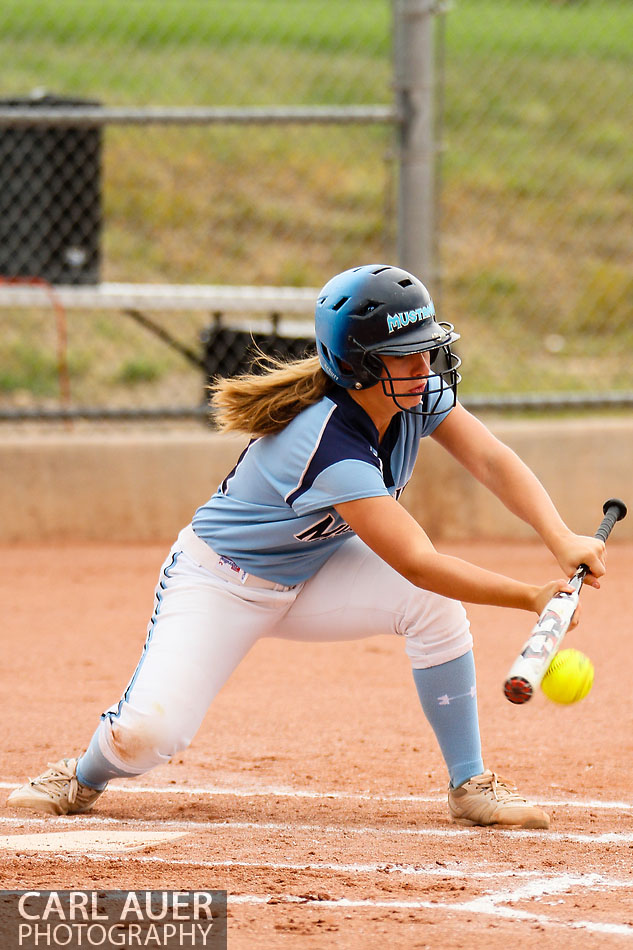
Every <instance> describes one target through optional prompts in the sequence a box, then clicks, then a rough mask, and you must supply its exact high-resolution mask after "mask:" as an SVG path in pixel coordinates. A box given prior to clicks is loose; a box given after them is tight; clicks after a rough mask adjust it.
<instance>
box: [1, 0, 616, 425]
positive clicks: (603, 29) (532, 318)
mask: <svg viewBox="0 0 633 950" xmlns="http://www.w3.org/2000/svg"><path fill="white" fill-rule="evenodd" d="M394 8H395V9H396V11H400V12H402V10H403V9H406V10H407V12H408V13H409V14H419V15H423V14H424V12H425V11H427V12H428V10H429V9H430V5H429V3H427V2H426V0H397V3H395V4H394V6H392V3H391V2H389V0H348V2H346V3H345V4H341V3H339V2H337V0H231V2H230V3H227V2H226V0H133V2H131V3H130V2H129V0H27V2H26V3H25V2H21V3H18V2H17V0H5V2H4V4H3V5H2V8H1V9H0V61H1V62H2V63H3V69H2V74H1V77H0V112H3V111H5V110H6V109H13V110H19V111H20V113H21V114H22V115H23V118H22V120H21V122H20V123H18V124H16V123H13V124H9V125H7V124H4V125H3V124H2V123H1V122H0V275H2V277H4V281H5V282H4V283H3V284H2V283H0V304H2V305H1V306H0V325H1V333H0V339H1V341H2V343H1V358H0V413H2V414H3V417H4V418H15V417H16V415H19V416H21V417H28V416H29V415H33V414H35V415H40V416H42V415H46V414H47V413H48V414H49V415H50V414H55V412H56V411H57V410H58V409H59V408H60V406H61V408H62V409H63V410H64V411H71V412H72V411H77V409H78V408H81V407H83V408H85V407H90V408H91V410H95V409H100V410H104V411H110V412H119V413H121V412H123V411H131V412H134V411H137V410H146V411H148V412H149V411H155V410H164V411H165V412H167V410H169V411H170V412H175V413H182V414H184V415H186V414H187V413H188V412H191V411H194V412H199V410H200V406H201V403H202V400H203V395H204V392H203V390H204V382H205V379H206V372H207V371H208V370H209V366H210V365H211V364H212V363H213V354H212V352H211V350H212V349H213V346H214V345H215V344H216V342H217V336H214V333H216V334H217V328H218V326H219V321H220V322H221V321H223V322H224V324H225V325H226V326H227V327H229V328H230V329H231V332H232V333H233V334H234V336H233V337H231V339H232V340H233V341H234V342H233V343H232V344H231V347H232V353H230V354H229V356H230V359H231V360H233V361H235V360H236V359H237V360H239V359H241V357H242V355H243V349H244V346H245V341H247V339H248V337H247V336H244V334H247V333H248V331H249V330H254V331H255V332H262V333H264V334H271V333H273V334H278V337H277V338H280V337H281V338H286V339H288V338H290V337H293V336H294V337H298V338H301V339H303V337H304V336H305V335H306V334H308V333H309V324H310V312H311V310H312V302H311V296H310V288H318V287H320V286H321V285H322V284H323V283H324V282H325V281H326V280H327V279H328V278H329V277H330V276H331V275H332V274H333V273H335V272H337V271H339V270H342V269H344V268H345V267H348V266H353V265H355V264H357V263H359V262H367V261H372V260H374V261H385V260H389V261H391V260H395V259H396V257H397V246H398V220H397V218H398V204H397V197H396V192H397V188H396V186H397V177H398V160H397V159H398V148H399V144H400V143H399V138H400V136H401V135H402V132H401V131H399V130H400V126H399V124H398V121H397V119H398V116H397V114H396V113H397V111H398V110H397V105H398V103H397V101H396V93H395V89H394V75H395V74H397V69H395V70H394V62H393V55H392V35H393V18H394ZM433 22H434V31H435V62H434V68H433V73H432V74H433V80H434V81H433V89H432V94H433V104H434V119H435V127H436V141H435V143H430V144H431V146H433V145H434V146H435V148H436V155H437V161H436V162H435V170H436V178H435V185H436V202H437V215H434V214H431V211H430V212H429V219H430V220H433V219H434V218H437V220H438V222H439V224H438V226H437V227H435V228H434V232H435V233H434V239H435V243H436V247H437V258H438V260H439V265H440V266H439V269H438V270H437V272H434V273H433V274H431V275H429V277H427V275H425V274H420V276H421V277H422V278H423V279H426V280H427V282H428V283H429V285H430V287H431V290H432V292H433V295H434V297H435V298H436V304H437V305H438V310H439V309H441V312H442V316H443V318H445V319H450V320H451V321H452V322H455V324H456V325H457V326H458V328H459V330H460V332H461V333H462V340H461V342H460V346H461V354H460V355H461V356H462V359H463V360H464V370H465V372H464V383H463V394H464V399H465V401H466V402H468V401H470V402H471V403H472V404H473V405H475V406H476V405H479V406H482V405H486V404H489V405H490V404H492V405H496V404H499V403H501V404H502V405H505V406H515V405H517V404H525V403H527V404H529V403H530V400H532V399H533V398H534V394H537V401H539V402H542V399H543V396H545V397H546V398H547V399H549V400H550V401H551V400H552V399H554V398H560V397H561V396H563V395H565V394H569V398H570V402H571V403H572V404H580V403H582V404H588V403H590V402H591V400H592V399H593V400H595V399H596V397H599V398H600V400H601V403H602V404H607V405H612V404H622V405H626V404H630V403H631V401H632V397H631V391H633V379H632V372H631V369H630V359H629V358H628V354H629V353H630V352H631V344H632V343H633V340H632V339H631V336H632V335H633V330H632V329H631V320H630V315H631V310H632V306H633V272H632V271H631V267H630V261H631V252H632V250H633V189H632V188H631V185H632V181H631V177H632V175H633V171H632V167H631V163H630V154H629V153H630V110H631V98H632V96H631V94H632V91H633V48H632V47H631V43H630V41H629V40H630V37H631V36H632V35H633V4H629V3H625V2H621V0H575V2H574V0H569V2H563V0H559V2H555V0H456V2H455V4H454V5H453V6H452V7H451V8H450V9H448V8H445V9H442V8H440V7H437V6H436V7H434V8H433ZM59 105H63V106H64V107H65V109H66V111H67V112H68V113H70V115H71V118H67V119H66V120H64V122H63V123H61V124H60V123H59V122H56V123H51V124H47V123H46V122H42V121H41V118H42V114H43V112H42V110H44V112H45V110H46V109H47V108H49V107H51V106H59ZM73 110H75V111H74V113H73ZM90 110H93V112H92V113H91V112H90ZM100 110H101V112H105V113H107V114H108V115H110V118H109V119H108V121H101V119H100V118H99V116H100V114H101V113H100ZM240 110H241V111H240ZM248 110H251V111H250V113H249V111H248ZM314 110H317V112H318V110H322V111H323V113H324V115H322V116H321V117H320V118H319V117H318V116H317V118H315V111H314ZM328 110H329V111H328ZM337 110H340V111H338V112H337ZM238 113H239V121H237V120H236V115H238ZM73 114H75V115H76V116H82V117H83V118H81V121H79V120H76V121H74V122H73V121H72V115H73ZM91 114H92V117H93V118H92V120H91V118H90V116H91ZM38 115H39V116H40V121H39V122H38V121H36V117H37V116H38ZM266 116H268V118H265V117H266ZM328 116H329V117H328ZM333 116H334V117H335V118H333ZM29 117H31V118H32V121H30V122H29ZM400 118H401V117H400ZM272 120H276V121H272ZM7 281H11V283H10V284H8V283H7ZM43 282H44V283H43ZM34 283H35V286H33V284H34ZM60 284H62V285H73V286H75V287H77V288H81V287H83V288H84V289H85V290H86V293H87V292H88V291H89V289H90V288H91V287H94V288H95V294H94V295H93V296H92V297H90V296H89V295H87V296H85V297H83V298H81V299H83V300H84V303H85V305H84V306H82V305H81V304H80V303H77V302H76V300H75V298H72V297H71V295H69V294H66V295H65V296H64V294H63V293H61V292H58V289H57V287H58V285H60ZM49 285H53V286H52V287H50V286H49ZM128 285H143V286H145V285H148V286H150V287H153V288H154V289H155V294H154V295H153V302H151V303H148V304H147V307H145V308H140V307H139V306H137V304H136V303H134V304H133V305H128V306H120V307H115V306H112V305H110V303H108V296H107V294H106V295H105V296H103V295H100V294H99V292H98V290H99V288H103V287H106V286H108V287H111V288H117V287H118V288H120V287H127V286H128ZM200 285H205V286H209V285H210V286H212V287H222V286H224V285H227V286H228V287H236V288H245V287H254V288H255V287H263V288H269V289H270V288H297V289H298V291H301V293H298V294H297V295H296V296H295V297H294V298H287V299H282V300H281V301H280V300H275V299H274V298H273V296H272V295H271V296H270V300H271V303H270V306H269V307H266V306H264V305H263V304H262V301H261V300H259V301H258V302H257V306H256V305H255V303H254V301H253V299H252V298H249V297H248V296H246V297H244V299H243V302H242V304H240V305H239V306H236V305H233V306H228V305H227V303H226V300H224V301H222V300H218V299H216V296H217V295H216V296H214V295H213V294H211V295H209V297H208V299H201V300H200V301H198V303H197V304H195V305H194V304H191V301H190V300H189V298H188V295H187V293H186V288H187V287H191V286H200ZM18 288H21V289H22V290H24V294H23V295H22V297H21V298H20V301H19V305H18V304H16V303H15V301H16V299H17V298H16V297H15V293H14V292H15V291H16V290H17V289H18ZM161 288H162V290H161ZM179 288H180V289H181V290H180V293H179ZM9 291H11V293H13V296H11V293H9ZM163 291H164V299H162V300H161V299H160V296H161V293H162V292H163ZM29 294H30V295H29ZM34 294H35V296H34ZM38 295H39V296H38ZM260 296H262V298H265V295H260ZM179 301H181V303H180V304H179ZM288 301H290V302H288ZM141 311H142V314H143V315H144V317H145V320H139V319H138V315H139V313H141ZM135 314H136V317H135ZM279 321H281V324H282V326H281V327H280V322H279ZM236 330H237V331H241V333H240V332H235V331H236ZM216 355H217V354H216ZM217 365H218V362H217V361H216V363H215V364H214V366H217ZM220 369H222V366H221V363H220ZM87 414H90V413H87Z"/></svg>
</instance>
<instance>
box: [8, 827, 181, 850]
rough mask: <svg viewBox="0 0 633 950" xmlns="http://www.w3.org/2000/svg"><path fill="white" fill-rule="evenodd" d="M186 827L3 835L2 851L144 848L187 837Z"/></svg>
mask: <svg viewBox="0 0 633 950" xmlns="http://www.w3.org/2000/svg"><path fill="white" fill-rule="evenodd" d="M186 834H187V832H185V831H99V830H96V829H92V828H91V829H85V830H79V831H53V832H48V833H46V832H45V833H43V834H26V835H24V834H19V835H0V851H19V852H34V853H37V854H39V853H41V852H48V853H50V852H54V853H56V854H57V853H62V854H64V853H66V854H84V853H86V852H92V853H95V852H96V853H101V852H107V853H108V854H113V853H114V854H120V853H121V852H123V853H126V854H128V853H130V852H133V851H142V850H143V849H144V848H155V847H157V846H158V845H161V844H165V843H166V842H168V841H176V840H177V839H178V838H184V837H185V835H186Z"/></svg>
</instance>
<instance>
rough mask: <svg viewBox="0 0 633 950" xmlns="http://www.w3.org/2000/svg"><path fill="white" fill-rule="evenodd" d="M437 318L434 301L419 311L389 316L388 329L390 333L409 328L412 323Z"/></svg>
mask: <svg viewBox="0 0 633 950" xmlns="http://www.w3.org/2000/svg"><path fill="white" fill-rule="evenodd" d="M434 316H435V307H434V306H433V301H431V302H430V304H429V305H428V307H418V308H417V310H403V311H402V313H393V314H389V316H388V317H387V329H388V331H389V333H393V331H394V330H401V329H402V328H403V327H408V326H409V324H410V323H418V321H420V320H426V319H427V318H428V317H434Z"/></svg>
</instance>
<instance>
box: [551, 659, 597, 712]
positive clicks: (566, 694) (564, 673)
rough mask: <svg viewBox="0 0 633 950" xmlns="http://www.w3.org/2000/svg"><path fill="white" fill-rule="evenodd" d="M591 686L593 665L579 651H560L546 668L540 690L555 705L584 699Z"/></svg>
mask: <svg viewBox="0 0 633 950" xmlns="http://www.w3.org/2000/svg"><path fill="white" fill-rule="evenodd" d="M592 685H593V663H592V662H591V660H590V659H589V657H588V656H585V654H584V653H581V652H580V650H561V651H560V653H557V654H556V656H555V657H554V659H553V660H552V662H551V663H550V665H549V666H548V668H547V673H546V674H545V676H544V677H543V681H542V683H541V689H542V690H543V692H544V693H545V695H546V696H547V698H548V699H551V700H553V701H554V702H555V703H562V704H563V705H565V706H566V705H569V704H570V703H577V702H579V701H580V700H581V699H584V698H585V696H586V695H587V693H588V692H589V690H590V689H591V687H592Z"/></svg>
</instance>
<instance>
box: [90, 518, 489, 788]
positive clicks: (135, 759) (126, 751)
mask: <svg viewBox="0 0 633 950" xmlns="http://www.w3.org/2000/svg"><path fill="white" fill-rule="evenodd" d="M389 633H390V634H396V635H400V636H402V637H404V639H405V649H406V652H407V654H408V656H409V658H410V660H411V664H412V667H413V669H426V668H429V667H434V666H438V665H439V664H443V663H447V662H448V661H450V660H453V659H455V658H457V657H460V656H462V655H464V654H465V653H467V652H468V651H469V650H470V649H471V647H472V638H471V635H470V630H469V624H468V619H467V617H466V613H465V611H464V608H463V607H462V605H461V604H460V603H458V602H456V601H454V600H449V599H447V598H445V597H441V596H439V595H437V594H433V593H430V592H428V591H424V590H420V589H419V588H417V587H414V586H413V585H412V584H410V583H409V582H408V581H407V580H405V579H404V578H403V577H401V576H400V575H399V574H398V573H397V572H396V571H394V570H393V569H392V568H390V567H389V566H388V565H387V564H385V563H384V561H382V560H381V559H380V558H379V557H378V556H377V555H375V554H374V553H373V552H372V551H371V550H370V549H369V548H368V547H367V546H366V545H365V544H363V542H362V541H360V540H359V539H358V538H355V537H354V538H350V539H348V540H346V542H345V543H344V544H343V545H341V547H340V548H339V549H338V550H337V551H336V552H335V553H334V554H333V555H332V557H331V558H330V559H329V560H328V561H327V562H326V563H325V565H324V566H323V567H322V568H321V569H320V570H319V571H318V572H317V574H316V575H315V576H314V577H312V578H311V579H310V580H309V581H306V582H305V583H304V584H300V585H298V586H297V587H295V588H293V589H291V590H281V591H276V590H269V589H261V588H257V587H245V586H243V585H242V584H241V583H240V581H239V578H237V577H236V578H235V580H233V579H230V580H226V579H224V578H221V577H218V576H217V575H216V574H214V573H212V572H211V571H209V570H207V569H206V568H205V567H202V566H201V565H199V564H197V563H196V562H195V560H194V559H193V558H192V557H191V556H190V554H187V553H185V552H184V551H183V550H182V548H181V546H179V544H178V542H176V544H175V545H174V546H173V548H172V550H171V552H170V555H169V557H168V559H167V560H166V562H165V564H164V565H163V568H162V571H161V575H160V579H159V583H158V585H157V588H156V601H155V609H154V614H153V616H152V618H151V621H150V624H149V628H148V636H147V640H146V643H145V646H144V649H143V654H142V656H141V659H140V662H139V664H138V667H137V669H136V671H135V673H134V675H133V677H132V679H131V681H130V683H129V685H128V687H127V689H126V690H125V693H124V695H123V697H122V698H121V700H120V702H119V703H118V704H117V705H116V706H114V707H112V708H111V709H109V710H108V711H107V712H106V713H104V714H103V716H102V718H101V722H100V724H99V727H98V728H97V730H96V732H95V734H94V736H93V739H92V741H91V743H90V746H89V748H88V750H87V753H86V754H85V755H84V756H83V757H82V758H81V760H80V763H79V772H78V774H79V777H80V780H85V781H86V783H87V784H91V785H94V786H95V787H98V786H99V785H102V784H104V783H105V782H106V781H108V779H110V778H113V777H115V776H133V775H140V774H142V773H143V772H147V771H148V770H149V769H151V768H153V767H154V766H157V765H160V764H162V763H165V762H167V761H168V760H169V759H170V758H171V757H172V756H173V755H174V754H175V753H176V752H178V751H180V750H182V749H184V748H186V747H187V746H188V745H189V743H190V742H191V740H192V739H193V737H194V735H195V733H196V732H197V730H198V728H199V727H200V725H201V723H202V720H203V719H204V716H205V714H206V712H207V709H208V708H209V705H210V704H211V702H212V700H213V699H214V697H215V696H216V695H217V693H218V692H219V691H220V689H221V688H222V686H223V685H224V684H225V683H226V681H227V680H228V678H229V677H230V675H231V673H232V672H233V670H234V669H235V668H236V667H237V666H238V664H239V663H240V661H241V660H242V659H243V657H244V656H246V654H247V653H248V651H249V650H250V649H251V647H252V646H253V645H254V644H255V643H256V642H257V640H259V639H260V638H261V637H278V638H285V639H289V640H304V641H311V642H317V641H339V640H355V639H362V638H365V637H372V636H378V635H381V634H389Z"/></svg>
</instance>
